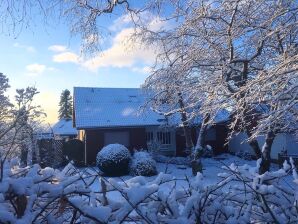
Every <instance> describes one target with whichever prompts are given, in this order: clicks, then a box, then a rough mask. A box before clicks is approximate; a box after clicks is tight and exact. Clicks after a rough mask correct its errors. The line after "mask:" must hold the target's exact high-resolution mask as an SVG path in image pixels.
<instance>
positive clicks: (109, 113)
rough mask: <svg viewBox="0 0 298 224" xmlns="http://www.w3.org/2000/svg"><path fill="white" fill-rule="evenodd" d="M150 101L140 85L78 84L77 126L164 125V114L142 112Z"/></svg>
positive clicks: (75, 107)
mask: <svg viewBox="0 0 298 224" xmlns="http://www.w3.org/2000/svg"><path fill="white" fill-rule="evenodd" d="M145 102H146V95H145V93H144V92H143V91H142V90H141V89H139V88H89V87H75V88H74V119H75V120H74V123H75V126H76V128H78V129H83V128H95V127H133V126H147V125H161V124H162V123H163V121H164V117H163V116H161V115H159V114H157V113H155V112H153V111H151V110H146V111H145V112H141V108H142V106H144V104H145Z"/></svg>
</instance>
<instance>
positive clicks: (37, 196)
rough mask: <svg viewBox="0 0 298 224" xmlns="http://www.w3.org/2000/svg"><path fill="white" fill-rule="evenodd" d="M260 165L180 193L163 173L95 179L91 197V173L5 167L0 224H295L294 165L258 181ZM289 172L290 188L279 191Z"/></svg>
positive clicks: (197, 182) (297, 181)
mask: <svg viewBox="0 0 298 224" xmlns="http://www.w3.org/2000/svg"><path fill="white" fill-rule="evenodd" d="M259 164H260V161H259V162H258V164H257V167H251V166H248V165H243V166H236V165H235V164H231V165H230V166H226V167H223V171H224V172H223V173H221V174H219V176H220V177H221V178H222V180H221V181H219V182H218V183H215V184H211V185H210V184H209V185H207V184H206V182H205V180H204V178H203V176H202V175H201V174H200V173H198V175H197V176H196V177H195V178H191V179H189V178H185V180H184V181H186V182H188V183H187V184H186V185H185V186H188V187H185V188H181V186H180V187H179V183H178V181H183V180H181V179H180V180H176V179H174V178H173V176H171V175H169V174H163V173H160V174H159V175H158V176H157V177H156V178H155V179H154V180H152V181H148V180H147V179H146V178H145V177H141V176H138V177H134V178H131V179H129V180H126V181H120V182H118V181H116V180H115V179H106V178H104V177H101V178H100V186H96V192H94V191H92V189H94V187H91V185H92V184H93V183H94V181H95V180H97V179H98V173H97V172H94V171H95V170H94V171H92V170H90V169H89V170H87V171H85V172H84V173H83V172H82V171H80V170H77V169H76V168H75V167H73V166H72V165H71V164H69V165H68V166H66V167H65V168H64V170H62V171H59V170H54V169H52V168H45V169H41V168H40V167H39V166H38V165H34V166H32V167H26V168H20V167H19V166H18V164H17V163H16V162H12V163H10V164H9V163H6V164H5V165H4V167H3V168H4V169H3V171H4V172H3V174H4V175H3V179H2V180H1V181H0V223H71V222H73V223H110V222H113V223H138V222H142V223H297V221H298V195H297V187H298V175H297V172H296V170H295V169H294V167H293V163H292V164H291V165H289V164H288V163H286V162H285V163H284V166H283V168H282V169H280V170H278V171H275V172H266V173H265V174H263V175H259V174H258V169H259ZM291 171H292V173H293V179H294V182H293V185H295V186H293V185H292V186H290V185H288V184H282V183H283V182H284V178H288V175H289V174H290V173H291ZM166 189H170V190H169V191H168V190H166ZM111 191H115V192H119V193H120V195H121V196H119V197H121V198H117V199H116V198H115V197H113V196H112V194H109V193H108V192H111Z"/></svg>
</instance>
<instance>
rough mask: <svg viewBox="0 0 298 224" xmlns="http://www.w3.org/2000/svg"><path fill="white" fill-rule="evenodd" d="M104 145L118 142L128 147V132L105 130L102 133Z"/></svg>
mask: <svg viewBox="0 0 298 224" xmlns="http://www.w3.org/2000/svg"><path fill="white" fill-rule="evenodd" d="M104 143H105V145H109V144H114V143H118V144H121V145H125V146H126V147H129V132H128V131H121V132H120V131H119V132H105V134H104Z"/></svg>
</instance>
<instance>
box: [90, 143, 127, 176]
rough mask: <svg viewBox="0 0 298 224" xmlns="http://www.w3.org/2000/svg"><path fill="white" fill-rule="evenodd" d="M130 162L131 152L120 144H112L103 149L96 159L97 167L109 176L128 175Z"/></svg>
mask: <svg viewBox="0 0 298 224" xmlns="http://www.w3.org/2000/svg"><path fill="white" fill-rule="evenodd" d="M130 161H131V155H130V152H129V150H128V149H127V148H126V147H125V146H124V145H120V144H110V145H107V146H105V147H103V148H102V149H101V150H100V151H99V152H98V153H97V157H96V163H97V166H98V167H99V169H100V170H101V171H103V172H104V173H105V174H106V175H108V176H122V175H125V174H127V173H128V168H129V163H130Z"/></svg>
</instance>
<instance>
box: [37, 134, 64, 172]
mask: <svg viewBox="0 0 298 224" xmlns="http://www.w3.org/2000/svg"><path fill="white" fill-rule="evenodd" d="M37 142H38V143H37V145H38V147H39V153H40V160H41V161H40V165H41V166H42V167H47V166H50V167H55V168H57V167H59V166H61V164H63V161H64V155H63V142H64V140H55V139H41V140H38V141H37Z"/></svg>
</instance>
